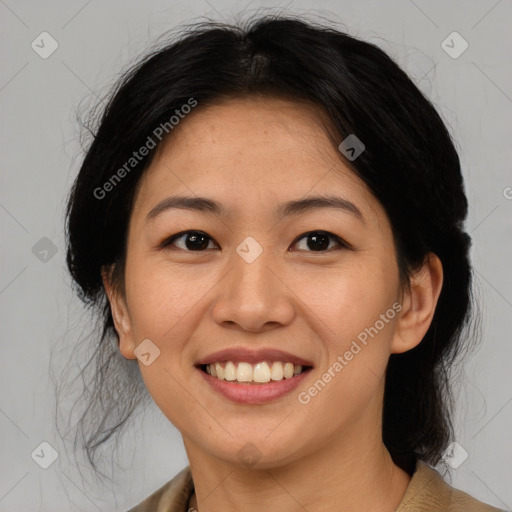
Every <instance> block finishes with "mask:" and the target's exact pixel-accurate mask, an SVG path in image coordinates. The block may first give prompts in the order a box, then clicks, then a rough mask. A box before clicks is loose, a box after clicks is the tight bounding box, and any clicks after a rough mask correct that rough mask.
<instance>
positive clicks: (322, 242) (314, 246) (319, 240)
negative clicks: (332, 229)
mask: <svg viewBox="0 0 512 512" xmlns="http://www.w3.org/2000/svg"><path fill="white" fill-rule="evenodd" d="M310 242H312V243H310ZM327 247H329V237H328V236H327V235H326V234H324V233H314V234H311V235H309V237H308V248H309V249H311V250H316V251H324V250H326V249H327Z"/></svg>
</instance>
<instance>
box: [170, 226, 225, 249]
mask: <svg viewBox="0 0 512 512" xmlns="http://www.w3.org/2000/svg"><path fill="white" fill-rule="evenodd" d="M177 241H181V247H180V246H177V247H178V248H179V249H182V250H184V251H196V252H202V251H203V249H208V245H209V241H212V242H213V239H212V238H211V237H209V236H208V235H207V234H206V233H203V232H202V231H182V232H181V233H177V234H175V235H173V236H171V237H170V238H168V239H167V240H165V241H164V242H163V243H162V244H161V245H160V247H161V248H164V247H168V246H170V245H177V244H175V242H177ZM217 247H218V246H217Z"/></svg>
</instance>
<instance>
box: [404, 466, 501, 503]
mask: <svg viewBox="0 0 512 512" xmlns="http://www.w3.org/2000/svg"><path fill="white" fill-rule="evenodd" d="M427 511H428V512H501V511H500V509H497V508H494V507H491V506H490V505H486V504H485V503H482V502H481V501H478V500H476V499H475V498H472V497H471V496H469V494H466V493H465V492H462V491H459V490H457V489H455V488H453V487H451V486H450V485H448V484H447V483H446V482H445V481H444V480H443V478H442V477H441V475H440V474H439V473H438V472H437V471H436V470H435V469H433V468H431V467H430V466H428V465H427V464H426V463H424V462H422V461H418V464H417V466H416V471H415V472H414V474H413V476H412V478H411V481H410V483H409V487H407V492H406V493H405V496H404V497H403V499H402V501H401V502H400V505H399V506H398V508H397V509H396V512H427Z"/></svg>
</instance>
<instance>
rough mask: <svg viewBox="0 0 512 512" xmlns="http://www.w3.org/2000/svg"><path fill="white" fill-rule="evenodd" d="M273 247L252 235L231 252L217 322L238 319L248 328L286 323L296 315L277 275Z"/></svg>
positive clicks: (219, 302) (219, 299)
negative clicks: (266, 245) (266, 246)
mask: <svg viewBox="0 0 512 512" xmlns="http://www.w3.org/2000/svg"><path fill="white" fill-rule="evenodd" d="M273 254H274V253H273V251H272V249H271V248H263V246H262V245H261V244H260V243H259V242H257V241H256V240H255V239H254V238H252V237H247V238H246V239H244V241H242V242H241V243H240V244H239V246H238V247H237V248H236V250H235V252H234V253H233V254H232V256H231V258H230V261H229V263H228V264H229V266H230V268H231V272H229V273H228V275H227V276H226V279H225V280H224V284H223V287H222V289H221V293H220V297H219V298H218V300H217V301H216V304H215V307H214V311H213V314H214V315H213V316H214V319H215V321H216V322H217V323H223V322H230V323H237V324H239V325H240V326H241V327H243V328H244V329H246V330H259V329H262V328H263V327H264V326H267V327H268V325H270V324H272V325H274V324H276V323H279V324H286V323H288V322H289V321H290V320H291V318H292V317H293V305H292V304H291V302H290V297H289V296H288V295H287V292H286V287H285V286H283V284H282V283H281V282H280V280H279V279H277V277H276V276H275V272H276V271H275V270H273V271H272V270H271V269H275V268H278V266H279V265H278V264H277V262H276V261H274V259H273Z"/></svg>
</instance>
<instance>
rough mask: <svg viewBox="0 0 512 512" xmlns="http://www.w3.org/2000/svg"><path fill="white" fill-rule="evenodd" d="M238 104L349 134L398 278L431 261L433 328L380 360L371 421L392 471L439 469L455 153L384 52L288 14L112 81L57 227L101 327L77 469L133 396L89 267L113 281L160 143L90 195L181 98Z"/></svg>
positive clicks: (222, 29)
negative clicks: (377, 401)
mask: <svg viewBox="0 0 512 512" xmlns="http://www.w3.org/2000/svg"><path fill="white" fill-rule="evenodd" d="M250 95H263V96H268V97H276V96H278V97H284V98H288V99H290V100H292V101H305V102H307V103H309V104H311V105H314V106H315V107H316V111H317V112H318V116H319V118H322V119H325V120H327V123H326V128H327V130H328V132H329V134H330V136H331V138H332V141H333V143H334V144H336V146H338V145H339V144H340V142H341V141H343V140H344V139H345V138H346V137H347V136H348V135H350V134H355V135H356V136H357V137H358V138H359V139H360V140H361V141H362V142H363V143H364V145H365V151H364V152H363V153H362V154H361V155H360V156H359V157H358V158H357V159H356V160H354V161H348V160H347V159H345V158H344V156H343V155H342V153H341V152H340V158H341V159H343V160H344V161H345V163H346V164H347V165H348V166H349V167H350V168H351V169H353V171H354V172H355V173H356V174H357V175H358V176H359V177H360V178H361V179H362V180H363V181H364V182H365V183H366V184H367V186H368V187H369V189H370V190H371V191H372V193H373V194H374V195H375V197H376V198H377V199H378V200H379V201H380V203H381V204H382V205H383V207H384V209H385V211H386V212H387V215H388V217H389V220H390V222H391V225H392V229H393V235H394V239H395V244H396V249H397V254H398V264H399V269H400V275H401V277H402V279H403V280H404V282H407V278H408V277H409V276H410V275H411V272H412V271H414V270H415V269H417V268H418V267H419V266H420V265H421V264H422V263H423V262H424V261H425V258H426V257H428V254H429V253H431V252H432V253H435V254H436V255H437V256H438V257H439V258H440V260H441V262H442V265H443V271H444V283H443V287H442V291H441V295H440V298H439V301H438V305H437V308H436V311H435V315H434V318H433V321H432V324H431V326H430V328H429V330H428V332H427V334H426V335H425V337H424V339H423V340H422V342H421V343H420V344H419V345H418V346H417V347H416V348H415V349H413V350H410V351H408V352H406V353H403V354H399V355H398V354H396V355H392V356H391V357H390V360H389V364H388V368H387V372H386V376H385V379H386V382H385V396H384V412H383V439H384V443H385V445H386V447H387V448H388V450H389V451H390V453H391V455H392V456H393V458H394V459H395V461H397V463H399V464H403V466H402V467H404V465H405V463H402V462H400V461H401V460H402V458H403V457H407V456H409V457H417V458H420V459H422V460H425V461H427V462H430V463H432V464H435V463H437V462H439V460H440V457H441V454H442V451H443V449H444V448H445V447H446V445H447V444H448V442H449V441H450V439H451V436H452V433H453V428H452V423H451V409H452V406H453V404H452V401H451V398H450V396H451V395H450V387H449V371H450V366H451V365H452V363H453V361H454V360H455V358H456V356H457V355H458V354H459V353H460V352H461V348H462V347H463V346H464V345H465V344H466V337H465V328H466V327H467V326H468V323H469V320H470V318H471V317H470V308H471V303H472V300H471V281H472V273H471V267H470V263H469V256H468V253H469V247H470V238H469V236H468V235H467V234H466V233H465V232H464V231H463V222H464V220H465V217H466V214H467V200H466V196H465V194H464V188H463V179H462V175H461V168H460V162H459V158H458V155H457V151H456V149H455V147H454V144H453V142H452V139H451V137H450V134H449V132H448V131H447V128H446V126H445V124H444V123H443V121H442V120H441V118H440V116H439V114H438V113H437V111H436V109H435V108H434V106H433V105H432V104H431V102H430V101H429V100H428V99H427V98H426V97H425V96H424V95H423V94H422V93H421V92H420V90H419V89H418V88H417V87H416V86H415V84H414V83H413V82H412V81H411V79H410V78H409V77H408V76H407V74H406V73H405V72H404V71H402V70H401V69H400V68H399V66H398V65H397V64H396V63H395V62H394V61H393V60H392V59H391V58H390V57H389V56H388V55H387V54H386V53H385V52H384V51H382V50H381V49H379V48H378V47H377V46H376V45H374V44H370V43H368V42H364V41H361V40H358V39H357V38H355V37H352V36H350V35H348V34H346V33H343V32H341V31H339V30H336V29H334V28H330V27H328V26H326V25H317V24H315V23H313V22H306V21H304V20H301V19H298V18H297V17H294V16H264V17H260V18H257V19H252V20H250V21H247V22H245V23H239V24H237V25H228V24H221V23H214V22H205V23H199V24H195V25H192V26H191V27H187V31H186V33H185V34H183V35H182V36H181V37H180V38H178V39H177V40H173V41H171V42H166V44H165V46H164V47H163V48H158V49H156V50H153V51H152V52H151V53H150V54H148V55H147V56H146V57H144V58H143V59H142V60H141V61H139V62H138V63H137V64H136V65H135V66H134V67H132V68H131V69H130V70H129V71H128V72H126V73H125V74H124V76H123V77H122V78H121V79H120V80H119V81H118V84H117V86H116V87H115V89H114V90H113V92H112V95H111V97H110V100H109V101H108V104H107V105H106V106H105V107H104V108H103V110H102V115H101V118H98V122H97V126H96V127H95V128H93V130H92V134H93V140H92V143H91V144H90V147H89V148H88V150H87V154H86V156H85V159H84V161H83V165H82V167H81V169H80V172H79V174H78V176H77V178H76V181H75V183H74V186H73V188H72V191H71V194H70V197H69V203H68V208H67V225H66V228H67V236H68V250H67V264H68V267H69V271H70V272H71V275H72V277H73V279H74V281H75V282H76V284H77V285H78V293H79V295H80V297H81V298H82V299H83V300H84V301H85V302H86V304H88V305H90V306H94V308H98V310H99V311H100V312H101V314H102V319H103V320H102V322H103V332H102V335H101V339H100V340H99V343H98V344H97V346H96V348H95V351H94V354H93V357H92V359H91V361H90V363H94V365H95V366H94V371H95V373H94V378H93V381H92V382H91V384H92V385H93V388H92V389H89V391H88V393H89V398H90V402H89V403H88V406H87V409H86V411H85V413H84V414H83V416H82V418H81V423H80V428H81V440H82V442H83V444H84V446H85V448H86V451H87V454H88V456H89V460H90V461H91V463H92V464H93V466H94V457H95V452H96V449H97V448H98V447H99V446H100V445H101V443H103V442H104V441H106V440H107V439H109V438H110V437H111V436H112V435H113V434H114V433H115V432H116V431H117V430H119V429H120V428H121V427H122V426H123V425H124V424H125V422H126V420H127V419H128V418H129V417H130V416H131V415H132V413H133V411H134V409H135V407H136V406H137V404H138V403H139V398H140V396H141V395H140V393H138V394H137V393H135V392H134V387H136V385H135V384H134V381H133V378H134V375H135V374H137V375H138V370H136V367H137V362H136V361H129V362H126V361H125V360H124V359H123V358H122V356H120V355H119V353H118V352H119V351H118V347H117V345H116V343H115V342H112V340H114V341H115V340H117V334H116V332H115V330H114V327H113V321H112V316H111V311H110V307H109V304H108V301H107V298H106V295H105V291H104V288H103V283H102V278H101V271H102V268H106V267H109V266H110V267H111V268H113V269H114V274H113V277H114V279H115V282H116V283H118V284H119V286H122V282H123V262H124V258H125V250H126V235H127V227H128V220H129V217H130V213H131V209H132V203H133V199H134V193H135V190H136V187H137V185H138V183H139V180H140V179H141V177H142V175H143V172H144V170H145V169H147V167H148V166H149V164H150V162H151V160H152V157H153V155H154V154H155V151H156V149H158V147H160V141H158V144H157V145H156V147H155V148H153V149H151V150H150V151H149V153H148V154H147V155H146V156H145V157H144V158H143V159H141V161H140V162H139V163H138V164H137V166H136V167H135V168H134V169H133V170H132V171H131V172H127V173H124V174H123V179H122V180H119V182H118V183H117V182H116V183H115V186H112V187H110V189H111V190H110V191H109V193H108V194H105V195H104V197H102V198H100V199H99V198H97V195H98V193H97V190H98V188H101V187H102V186H103V185H104V184H105V183H106V182H107V181H109V179H111V178H112V176H113V175H114V174H115V173H116V172H117V171H118V169H120V168H122V167H123V165H124V164H125V163H126V162H127V161H128V160H129V159H130V157H132V156H133V151H134V150H136V149H138V148H140V147H142V146H143V145H145V143H146V141H147V140H148V136H151V134H152V133H154V130H155V128H156V127H158V126H160V125H162V123H166V122H167V123H168V122H169V119H170V117H171V116H172V115H173V114H174V113H175V111H176V110H179V109H180V108H181V107H182V105H184V104H187V102H189V101H190V99H191V98H192V99H194V101H197V104H198V105H199V106H198V107H197V108H202V107H205V106H207V105H211V104H215V103H218V102H220V101H222V100H224V99H229V98H234V97H243V96H250ZM183 122H186V120H185V121H183ZM168 131H169V136H172V131H170V130H168ZM162 140H165V138H164V137H162ZM95 191H96V193H95ZM463 342H464V345H463ZM127 372H128V373H127ZM139 380H141V379H140V376H139ZM126 386H131V389H126ZM137 389H139V390H140V387H139V388H137ZM123 390H125V391H126V393H125V394H124V395H123Z"/></svg>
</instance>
